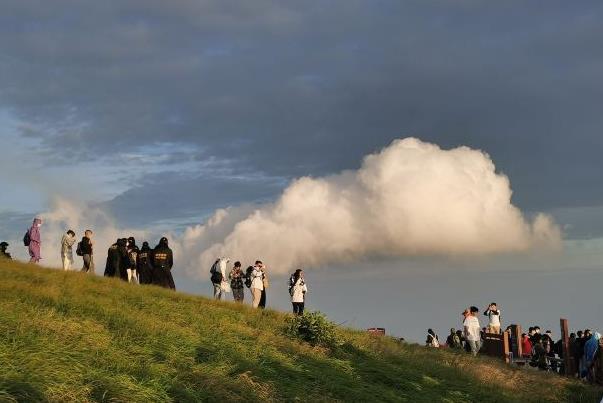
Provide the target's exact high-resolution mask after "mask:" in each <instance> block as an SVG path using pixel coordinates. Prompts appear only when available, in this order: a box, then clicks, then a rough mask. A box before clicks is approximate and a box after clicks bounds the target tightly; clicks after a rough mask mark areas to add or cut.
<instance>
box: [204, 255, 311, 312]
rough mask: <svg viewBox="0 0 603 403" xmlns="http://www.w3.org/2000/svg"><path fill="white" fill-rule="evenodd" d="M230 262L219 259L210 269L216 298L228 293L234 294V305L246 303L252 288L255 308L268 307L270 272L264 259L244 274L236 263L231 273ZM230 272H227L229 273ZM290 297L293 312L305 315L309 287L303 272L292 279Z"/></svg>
mask: <svg viewBox="0 0 603 403" xmlns="http://www.w3.org/2000/svg"><path fill="white" fill-rule="evenodd" d="M229 262H230V259H228V258H224V257H220V258H218V259H216V261H215V262H214V264H213V265H212V266H211V269H210V270H209V272H210V280H211V283H212V286H213V291H214V298H215V299H217V300H221V299H222V298H224V297H225V295H226V294H227V293H230V292H232V295H233V298H234V300H235V302H238V303H243V300H244V299H245V288H249V290H250V293H251V299H252V303H251V305H252V306H253V307H254V308H261V309H263V308H265V307H266V293H267V290H268V288H269V286H270V282H269V281H268V270H267V267H266V265H265V264H264V263H263V262H262V261H261V260H256V261H255V263H254V264H253V265H250V266H248V267H247V269H246V270H245V271H244V272H243V269H242V265H241V262H239V261H236V262H235V263H234V265H233V267H232V269H230V270H228V269H227V267H228V263H229ZM227 272H228V273H227ZM288 288H289V295H290V297H291V304H292V306H293V313H294V314H296V315H303V313H304V307H305V302H306V293H307V292H308V286H307V285H306V280H305V279H304V272H303V270H301V269H298V270H296V271H295V272H294V273H293V274H291V276H290V277H289V286H288Z"/></svg>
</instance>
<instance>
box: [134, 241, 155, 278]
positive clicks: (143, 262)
mask: <svg viewBox="0 0 603 403" xmlns="http://www.w3.org/2000/svg"><path fill="white" fill-rule="evenodd" d="M151 252H152V251H151V248H150V247H149V243H148V242H143V243H142V248H140V251H139V252H138V259H137V262H136V272H137V273H138V281H139V282H140V284H152V283H153V266H152V265H151Z"/></svg>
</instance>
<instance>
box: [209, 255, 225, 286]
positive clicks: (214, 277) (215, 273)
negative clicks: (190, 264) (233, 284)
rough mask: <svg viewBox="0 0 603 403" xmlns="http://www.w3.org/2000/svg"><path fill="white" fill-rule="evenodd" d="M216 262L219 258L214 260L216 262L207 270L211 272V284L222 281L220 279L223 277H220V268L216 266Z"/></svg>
mask: <svg viewBox="0 0 603 403" xmlns="http://www.w3.org/2000/svg"><path fill="white" fill-rule="evenodd" d="M218 263H220V261H219V260H217V261H216V263H214V264H213V266H212V267H211V269H210V270H209V272H210V273H211V279H210V280H211V282H212V283H213V284H220V283H222V280H223V279H224V278H223V277H222V271H220V269H219V268H218V267H217V266H218Z"/></svg>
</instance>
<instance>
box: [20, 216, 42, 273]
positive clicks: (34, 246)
mask: <svg viewBox="0 0 603 403" xmlns="http://www.w3.org/2000/svg"><path fill="white" fill-rule="evenodd" d="M41 226H42V220H41V219H40V218H37V217H36V218H34V220H33V224H32V225H31V227H30V228H29V229H28V230H27V232H26V233H25V236H24V237H23V244H24V245H25V246H27V249H28V251H29V257H30V259H29V263H39V262H40V260H41V259H42V256H41V254H40V250H41V249H42V238H41V236H40V227H41Z"/></svg>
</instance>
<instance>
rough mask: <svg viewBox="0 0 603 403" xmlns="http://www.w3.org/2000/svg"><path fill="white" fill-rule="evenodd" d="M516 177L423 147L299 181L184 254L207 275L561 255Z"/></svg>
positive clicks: (473, 154)
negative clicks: (365, 262)
mask: <svg viewBox="0 0 603 403" xmlns="http://www.w3.org/2000/svg"><path fill="white" fill-rule="evenodd" d="M511 194H512V191H511V188H510V184H509V180H508V178H507V177H506V176H505V175H503V174H500V173H497V172H496V168H495V166H494V163H493V162H492V161H491V159H490V158H489V156H488V155H487V154H485V153H483V152H482V151H479V150H473V149H470V148H467V147H459V148H455V149H452V150H443V149H441V148H439V147H438V146H437V145H434V144H429V143H425V142H422V141H420V140H418V139H415V138H407V139H403V140H396V141H394V142H393V143H392V144H391V145H390V146H388V147H386V148H384V149H383V150H381V151H380V152H377V153H375V154H371V155H368V156H366V157H365V158H364V161H363V163H362V166H361V167H360V169H358V170H357V171H344V172H342V173H340V174H338V175H333V176H328V177H323V178H310V177H304V178H300V179H297V180H295V181H294V182H292V183H291V184H290V185H289V187H287V188H286V189H285V191H284V192H283V194H282V195H281V196H280V197H279V198H278V200H277V201H276V202H275V203H274V204H270V205H265V206H262V207H260V208H255V209H251V211H250V209H249V207H245V208H242V209H241V208H231V209H226V210H218V211H217V212H216V213H215V214H214V216H213V217H212V218H211V219H210V220H209V221H208V222H207V223H205V224H203V225H199V226H196V227H192V228H189V229H188V230H187V231H186V232H185V233H184V235H183V236H182V238H181V240H180V242H179V245H178V249H179V252H180V254H181V255H182V257H183V258H184V259H185V260H186V266H187V269H188V270H189V271H190V272H192V273H197V272H199V273H202V276H206V271H207V270H206V268H207V267H209V265H210V264H211V262H212V261H213V260H214V259H215V258H216V257H217V256H223V255H224V256H229V257H231V258H232V259H237V260H241V261H243V262H244V263H245V264H247V263H249V262H252V261H253V260H255V259H257V258H260V259H262V260H264V261H265V262H266V263H267V264H268V265H269V266H271V267H272V269H273V271H276V272H287V271H290V270H292V269H294V268H297V267H308V266H311V267H315V266H321V265H326V264H329V263H340V262H345V261H350V260H354V259H359V258H364V257H370V256H411V255H452V256H458V255H465V256H466V255H486V254H499V253H509V252H511V253H517V252H526V251H529V250H533V249H539V250H542V249H545V250H551V249H558V248H560V246H561V232H560V230H559V228H558V227H557V225H556V224H555V223H554V222H553V220H552V219H551V218H550V217H548V216H546V215H543V214H538V215H537V216H536V217H535V218H534V220H533V221H532V222H529V221H528V220H526V218H524V216H523V215H522V213H521V211H520V210H519V209H518V208H516V207H515V206H513V204H512V203H511Z"/></svg>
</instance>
